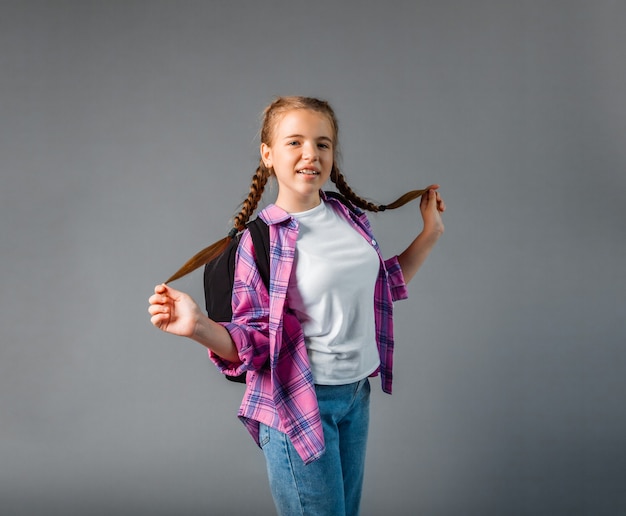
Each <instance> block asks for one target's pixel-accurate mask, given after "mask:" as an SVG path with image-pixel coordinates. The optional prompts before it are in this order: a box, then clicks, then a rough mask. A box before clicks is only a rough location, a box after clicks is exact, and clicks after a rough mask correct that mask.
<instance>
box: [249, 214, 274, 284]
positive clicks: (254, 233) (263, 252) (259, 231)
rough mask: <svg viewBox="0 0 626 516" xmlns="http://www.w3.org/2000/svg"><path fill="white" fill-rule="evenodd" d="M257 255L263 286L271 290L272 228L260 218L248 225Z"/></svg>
mask: <svg viewBox="0 0 626 516" xmlns="http://www.w3.org/2000/svg"><path fill="white" fill-rule="evenodd" d="M247 228H248V229H249V230H250V236H251V237H252V245H253V246H254V252H255V254H256V264H257V267H258V269H259V274H260V275H261V279H262V280H263V284H264V285H265V288H267V291H268V292H269V290H270V228H269V226H268V225H267V224H266V223H265V222H263V221H262V220H261V219H260V218H259V217H257V218H255V219H254V220H251V221H250V222H248V224H247Z"/></svg>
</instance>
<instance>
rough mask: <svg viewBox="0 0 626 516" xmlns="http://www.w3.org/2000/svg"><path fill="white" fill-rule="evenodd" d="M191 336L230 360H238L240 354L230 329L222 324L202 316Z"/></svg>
mask: <svg viewBox="0 0 626 516" xmlns="http://www.w3.org/2000/svg"><path fill="white" fill-rule="evenodd" d="M190 338H191V339H193V340H195V341H196V342H198V343H200V344H202V345H203V346H204V347H206V348H207V349H210V350H211V351H212V352H213V353H215V354H216V355H219V356H220V357H222V358H223V359H224V360H228V361H230V362H238V361H239V355H238V353H237V348H236V347H235V343H234V342H233V339H232V338H231V336H230V333H228V330H227V329H226V328H224V326H222V325H221V324H219V323H217V322H215V321H213V320H212V319H209V318H208V317H206V316H202V317H201V318H199V319H198V321H197V322H196V326H195V329H194V332H193V334H192V335H190Z"/></svg>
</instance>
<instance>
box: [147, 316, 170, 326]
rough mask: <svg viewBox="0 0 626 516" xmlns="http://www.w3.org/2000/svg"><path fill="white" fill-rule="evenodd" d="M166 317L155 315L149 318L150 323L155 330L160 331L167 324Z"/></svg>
mask: <svg viewBox="0 0 626 516" xmlns="http://www.w3.org/2000/svg"><path fill="white" fill-rule="evenodd" d="M168 317H169V316H168V315H166V314H156V315H153V316H152V317H151V318H150V322H151V323H152V324H153V325H154V326H156V327H157V328H159V329H161V328H162V327H163V326H165V325H166V324H167V320H168Z"/></svg>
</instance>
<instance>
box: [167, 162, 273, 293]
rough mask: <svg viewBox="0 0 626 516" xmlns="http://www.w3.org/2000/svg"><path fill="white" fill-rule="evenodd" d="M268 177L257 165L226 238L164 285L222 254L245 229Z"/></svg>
mask: <svg viewBox="0 0 626 516" xmlns="http://www.w3.org/2000/svg"><path fill="white" fill-rule="evenodd" d="M268 177H269V170H268V169H267V168H266V167H265V165H264V164H263V162H262V161H261V163H260V164H259V166H258V167H257V169H256V172H255V173H254V175H253V176H252V184H251V185H250V193H248V197H247V198H246V200H245V201H243V203H242V206H241V211H240V212H239V213H238V214H237V216H236V217H235V218H234V225H233V228H232V229H231V230H230V231H229V232H228V236H227V237H226V238H222V239H221V240H218V241H217V242H215V243H213V244H211V245H210V246H209V247H206V248H204V249H203V250H202V251H200V252H198V253H196V254H195V255H194V256H192V257H191V258H190V259H189V260H187V262H185V264H184V265H183V266H182V267H181V268H180V269H178V271H176V272H175V273H174V274H173V275H172V276H170V278H169V279H168V280H167V281H166V282H165V283H170V282H171V281H174V280H177V279H179V278H182V277H183V276H185V275H187V274H189V273H190V272H192V271H195V270H196V269H197V268H198V267H202V266H203V265H206V264H207V263H209V262H210V261H211V260H213V259H214V258H216V257H217V256H219V255H220V254H222V253H223V252H224V250H225V249H226V247H227V246H228V244H229V243H230V241H231V240H232V239H233V238H235V236H236V235H237V233H238V232H239V231H243V230H244V228H245V227H246V223H247V222H248V221H249V220H250V216H251V215H252V214H253V213H254V210H256V207H257V206H258V204H259V201H260V200H261V196H262V195H263V190H264V189H265V185H266V184H267V179H268Z"/></svg>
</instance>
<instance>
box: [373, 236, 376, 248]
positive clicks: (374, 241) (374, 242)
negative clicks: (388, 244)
mask: <svg viewBox="0 0 626 516" xmlns="http://www.w3.org/2000/svg"><path fill="white" fill-rule="evenodd" d="M372 245H373V246H375V245H376V240H374V239H373V238H372Z"/></svg>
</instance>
